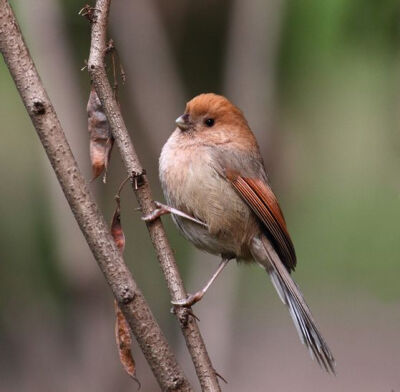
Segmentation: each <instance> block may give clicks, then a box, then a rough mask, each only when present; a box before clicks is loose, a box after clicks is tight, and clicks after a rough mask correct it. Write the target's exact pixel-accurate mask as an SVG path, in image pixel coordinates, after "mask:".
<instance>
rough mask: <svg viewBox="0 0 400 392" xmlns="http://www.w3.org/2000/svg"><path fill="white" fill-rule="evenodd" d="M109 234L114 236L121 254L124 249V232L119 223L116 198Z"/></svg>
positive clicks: (119, 217) (119, 216)
mask: <svg viewBox="0 0 400 392" xmlns="http://www.w3.org/2000/svg"><path fill="white" fill-rule="evenodd" d="M111 235H112V237H113V238H114V242H115V244H116V245H117V247H118V249H119V251H120V252H121V254H122V253H123V252H124V249H125V234H124V232H123V230H122V225H121V208H120V204H119V199H117V206H116V207H115V211H114V215H113V218H112V222H111Z"/></svg>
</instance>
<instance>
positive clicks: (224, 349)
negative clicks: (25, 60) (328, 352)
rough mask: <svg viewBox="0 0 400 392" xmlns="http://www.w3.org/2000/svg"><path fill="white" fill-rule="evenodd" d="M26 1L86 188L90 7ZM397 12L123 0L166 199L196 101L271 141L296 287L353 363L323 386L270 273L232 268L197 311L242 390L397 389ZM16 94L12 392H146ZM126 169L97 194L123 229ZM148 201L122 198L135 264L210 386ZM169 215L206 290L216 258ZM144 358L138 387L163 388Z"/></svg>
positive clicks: (8, 315) (362, 0) (2, 213)
mask: <svg viewBox="0 0 400 392" xmlns="http://www.w3.org/2000/svg"><path fill="white" fill-rule="evenodd" d="M11 3H12V5H13V7H14V9H15V11H16V12H17V16H18V18H19V21H20V24H21V27H22V30H23V33H24V35H25V38H26V40H27V42H28V44H29V46H30V49H31V53H32V56H33V58H34V60H35V62H36V64H37V67H38V69H39V72H40V74H41V76H42V79H43V81H44V84H45V86H46V88H47V90H48V92H49V94H50V97H51V98H52V99H53V102H54V104H55V107H56V110H57V112H58V114H59V117H60V119H61V122H62V124H63V126H64V129H65V132H66V133H67V137H68V139H69V141H70V144H71V146H72V148H73V151H74V153H75V156H76V158H77V160H78V162H79V164H80V167H81V169H82V170H83V172H84V173H85V176H86V178H88V179H90V176H91V174H90V168H89V162H88V135H87V120H86V112H85V107H86V101H87V97H88V92H89V78H88V75H87V73H86V72H81V71H80V68H81V67H82V66H83V64H84V60H85V59H86V58H87V57H88V48H89V25H88V22H87V21H86V20H85V19H84V18H82V17H79V16H78V11H79V9H80V8H81V7H83V5H84V3H82V2H81V1H77V0H69V1H67V0H41V1H34V0H24V1H22V0H14V1H12V2H11ZM399 11H400V5H399V3H398V1H395V0H382V1H379V2H378V1H376V0H347V1H345V0H325V1H319V0H304V1H283V0H268V1H262V0H251V1H246V0H221V1H212V0H207V1H202V2H190V1H184V0H169V1H161V0H119V1H116V0H115V1H113V4H112V10H111V16H110V17H111V21H110V36H112V37H113V38H114V40H115V42H116V45H117V47H118V50H119V54H120V57H121V60H122V62H123V65H124V67H125V71H126V74H127V83H126V86H125V87H124V88H123V90H122V92H121V95H122V96H121V101H122V102H121V103H122V109H123V113H124V116H125V119H126V122H127V124H128V126H129V129H130V133H131V136H132V138H133V141H134V143H135V145H136V147H137V150H138V152H139V155H140V158H141V160H142V162H143V164H144V166H145V167H146V169H147V172H148V174H149V178H150V180H151V182H152V185H153V188H154V191H155V193H156V195H157V198H158V199H159V200H163V199H162V195H161V191H160V186H159V183H158V174H157V158H158V155H159V153H160V149H161V147H162V145H163V144H164V142H165V141H166V139H167V137H168V135H169V134H170V132H171V131H172V130H173V128H174V119H175V118H176V117H177V116H178V115H180V114H181V113H182V111H183V110H184V104H185V102H186V101H187V100H188V99H190V98H191V97H192V96H194V95H196V94H198V93H201V92H208V91H213V92H216V93H222V94H225V95H226V96H227V97H228V98H230V99H231V100H232V101H233V102H234V103H236V104H237V105H238V106H239V107H241V108H242V109H243V110H244V112H245V114H246V116H247V118H248V120H249V122H250V125H251V126H252V128H253V130H254V132H255V133H256V135H257V137H258V139H259V141H260V145H261V149H262V153H263V155H264V158H265V162H266V165H267V167H268V170H269V172H270V177H271V181H272V184H273V187H274V190H275V191H276V193H277V194H278V196H279V198H280V200H281V205H282V207H283V210H284V211H285V215H286V219H287V221H288V225H289V229H290V232H291V234H292V237H293V240H294V243H295V245H296V249H297V254H298V259H299V265H298V269H297V272H296V273H295V279H296V280H297V282H298V283H299V284H300V286H301V287H302V289H303V292H304V294H305V296H306V298H307V299H308V302H309V304H310V307H311V308H312V310H313V313H314V315H315V317H316V319H317V320H318V322H319V324H320V326H321V330H322V331H323V333H324V335H325V337H326V339H327V341H328V342H329V344H330V346H331V348H332V350H333V352H334V354H335V356H336V359H337V363H338V366H337V372H338V375H337V377H332V376H328V375H326V374H324V373H323V372H322V371H321V370H320V369H319V368H318V366H317V364H316V363H314V362H312V361H311V360H310V358H309V356H308V354H307V352H306V350H305V349H304V347H302V346H301V344H300V343H299V341H298V337H297V334H296V332H295V329H294V328H293V326H292V322H291V320H290V319H289V316H288V314H287V310H286V309H285V308H284V306H283V305H282V304H281V303H280V301H279V299H278V298H277V296H276V294H275V292H274V291H273V289H272V287H271V284H270V282H269V279H268V277H267V276H266V274H265V273H263V271H262V270H261V269H259V268H258V267H257V266H250V267H245V266H237V265H235V263H233V264H232V265H230V266H229V267H228V268H227V270H226V271H225V273H224V274H223V275H222V278H221V279H219V280H218V281H217V283H216V284H215V286H214V287H213V288H212V289H211V290H210V291H209V293H208V294H207V296H206V297H205V299H204V300H203V301H202V302H201V303H200V304H198V305H196V307H195V312H196V314H197V315H198V316H199V317H200V319H201V322H200V327H201V330H202V332H203V334H204V337H205V340H206V343H207V345H208V349H209V352H210V355H211V358H212V359H213V361H214V365H215V367H216V369H217V371H218V372H219V373H221V374H222V375H223V376H224V377H225V378H226V379H227V380H228V381H229V384H228V385H227V386H224V390H226V391H252V392H257V391H294V390H296V391H327V392H330V391H352V392H353V391H363V392H369V391H371V392H372V391H380V392H390V391H392V390H393V391H399V390H400V374H399V368H400V339H399V331H400V307H399V304H400V285H399V284H398V280H399V273H400V263H399V255H400V230H399V225H400V223H399V222H400V208H399V202H400V194H399V192H400V182H399V167H400V135H399V120H400V117H399V111H398V107H399V99H400V96H399V87H400V77H399V76H400V56H399V35H400V34H399V33H400V29H399V21H400V12H399ZM0 102H1V105H0V118H1V128H2V135H3V136H2V139H1V143H0V180H1V185H0V189H1V193H0V197H1V198H0V217H1V219H0V260H1V262H0V390H1V391H32V392H34V391H62V392H63V391H86V392H89V391H131V390H135V389H136V386H135V384H134V383H132V382H131V380H130V379H129V378H128V376H126V375H125V374H124V372H123V370H122V369H121V366H120V365H119V362H118V355H117V352H116V349H115V343H114V330H113V328H114V327H113V323H114V320H113V304H112V297H111V294H110V290H109V289H108V287H106V284H105V282H104V280H103V279H102V276H101V274H100V271H99V270H98V268H97V266H96V263H95V261H94V259H93V257H92V256H91V254H90V252H89V249H88V247H87V245H86V243H85V241H84V239H83V236H82V235H81V233H80V231H79V229H78V228H77V225H76V223H75V222H74V220H73V217H72V214H71V213H70V211H69V209H68V206H67V203H66V201H65V200H64V198H63V195H62V194H61V191H60V188H59V186H58V184H57V182H56V180H55V176H54V174H53V173H52V170H51V168H50V165H49V163H48V161H47V158H46V157H45V155H44V152H43V150H42V148H41V146H40V144H39V141H38V138H37V137H36V135H35V132H34V129H33V127H32V125H31V123H30V121H29V118H28V116H27V114H26V112H25V110H24V108H23V105H22V103H21V101H20V98H19V96H18V95H17V92H16V89H15V87H14V85H13V83H12V81H11V78H10V75H9V73H8V71H7V69H6V67H5V65H4V62H3V61H0ZM124 177H125V173H124V171H123V169H122V165H121V160H120V158H119V156H118V151H117V150H116V149H115V150H114V152H113V156H112V161H111V170H110V172H109V175H108V182H107V184H106V185H104V184H102V183H101V180H98V181H97V182H96V183H94V184H92V185H91V188H92V190H93V192H94V193H95V194H96V197H97V200H98V202H99V203H100V204H101V206H102V208H103V210H104V212H105V214H106V216H107V219H110V217H111V213H112V209H113V207H114V204H113V195H114V194H115V192H116V190H117V187H118V185H119V183H120V182H121V181H122V180H123V178H124ZM135 207H136V204H135V201H134V200H133V196H132V193H131V192H129V191H128V190H125V191H124V192H123V195H122V208H123V216H122V218H123V224H124V229H125V233H126V235H127V249H126V252H125V259H126V261H127V262H128V263H129V266H130V268H131V270H132V271H133V274H134V276H135V277H136V279H137V281H138V283H139V285H140V287H141V289H142V290H143V292H144V294H145V295H146V297H147V298H148V301H149V302H150V304H151V307H152V309H153V311H154V313H155V315H156V317H157V319H158V321H159V323H160V324H161V326H162V328H163V330H164V331H165V333H166V335H167V336H168V338H169V340H170V342H171V344H172V345H173V348H174V350H175V352H176V353H177V354H178V356H179V361H180V363H181V364H182V366H183V367H184V369H185V371H186V373H187V374H188V376H189V377H190V378H191V380H193V383H194V385H196V388H197V383H196V381H195V375H194V371H193V368H192V365H191V362H190V360H189V357H188V355H187V353H186V350H185V347H184V342H183V339H182V337H181V335H180V331H179V329H178V327H177V324H176V321H175V319H174V317H173V316H172V315H171V314H170V313H169V308H170V306H169V297H168V293H167V290H166V287H165V283H164V280H163V278H162V275H161V272H160V269H159V267H158V264H157V261H156V258H155V255H154V252H153V250H152V248H151V245H150V241H149V239H148V235H147V232H146V230H145V227H144V225H143V224H142V222H141V221H140V216H139V213H138V212H135V211H134V208H135ZM163 220H164V222H165V224H166V226H167V229H168V234H169V238H170V240H171V242H172V244H173V247H174V249H175V251H176V256H177V259H178V262H179V266H180V269H181V271H182V274H183V275H184V279H185V283H186V287H187V289H188V291H193V290H196V289H198V288H199V287H200V286H201V285H202V284H203V283H204V281H205V280H206V279H207V277H208V276H209V275H210V273H211V272H212V271H214V269H215V266H216V263H217V262H218V259H217V258H215V257H211V256H208V255H206V254H203V253H201V252H199V251H197V250H195V249H194V248H193V246H192V245H190V244H189V243H187V242H186V241H185V240H183V238H182V237H180V236H179V234H178V233H177V230H176V229H175V227H173V225H172V223H171V220H170V218H169V217H166V218H163ZM134 353H135V358H136V359H137V362H138V377H139V378H140V380H141V382H142V385H143V387H142V390H143V391H146V392H148V391H149V392H151V391H157V390H158V387H157V385H156V383H155V381H154V379H153V378H152V375H151V373H150V370H149V368H148V366H147V364H146V363H145V361H144V359H143V357H142V355H141V353H140V351H139V350H138V348H137V347H136V346H135V347H134Z"/></svg>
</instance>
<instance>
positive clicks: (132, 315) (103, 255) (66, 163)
mask: <svg viewBox="0 0 400 392" xmlns="http://www.w3.org/2000/svg"><path fill="white" fill-rule="evenodd" d="M0 52H1V53H2V54H3V57H4V60H5V62H6V64H7V66H8V68H9V70H10V73H11V75H12V77H13V79H14V82H15V85H16V87H17V89H18V91H19V93H20V95H21V98H22V100H23V102H24V105H25V107H26V110H27V111H28V113H29V115H30V117H31V120H32V122H33V125H34V127H35V129H36V131H37V134H38V136H39V138H40V140H41V142H42V144H43V147H44V149H45V150H46V153H47V155H48V158H49V160H50V162H51V165H52V166H53V169H54V171H55V173H56V175H57V179H58V181H59V182H60V185H61V187H62V189H63V191H64V194H65V197H66V198H67V200H68V203H69V205H70V208H71V210H72V212H73V214H74V216H75V219H76V220H77V222H78V224H79V227H80V228H81V230H82V232H83V234H84V236H85V238H86V241H87V243H88V245H89V247H90V249H91V251H92V253H93V255H94V257H95V259H96V261H97V263H98V264H99V267H100V268H101V270H102V272H103V274H104V277H105V279H106V281H107V283H108V284H109V285H110V287H111V289H112V291H113V294H114V296H115V299H116V300H117V302H118V304H119V306H120V308H121V310H122V311H123V313H124V315H125V317H126V319H127V321H128V323H129V325H130V327H131V329H132V332H133V334H134V336H135V338H136V340H137V341H138V343H139V345H140V347H141V349H142V351H143V354H144V355H145V357H146V359H147V361H148V363H149V364H150V366H151V368H152V371H153V373H154V375H155V376H156V378H157V381H158V383H159V385H160V387H161V388H162V390H164V391H166V390H168V391H185V392H186V391H191V390H192V389H191V387H190V385H189V382H188V381H187V379H186V378H185V376H184V374H183V372H182V370H181V369H180V367H179V365H178V363H177V361H176V359H175V356H174V354H173V353H172V351H171V349H170V347H169V345H168V342H167V341H166V339H165V337H164V335H163V333H162V331H161V329H160V328H159V326H158V324H157V322H156V321H155V319H154V316H153V315H152V313H151V310H150V308H149V307H148V305H147V303H146V301H145V299H144V297H143V295H142V293H141V292H140V290H139V288H138V287H137V285H136V283H135V281H134V280H133V278H132V275H131V273H130V271H129V270H128V268H127V267H126V265H125V263H124V260H123V258H122V257H121V255H120V252H119V250H118V248H117V246H116V245H115V243H114V241H113V239H112V237H111V235H110V231H109V228H108V225H107V224H106V222H105V220H104V217H103V216H102V215H101V213H100V211H99V209H98V207H97V205H96V202H95V200H94V198H93V196H92V195H91V193H90V191H89V190H88V187H87V185H86V182H85V179H84V178H83V176H82V174H81V172H80V171H79V168H78V166H77V164H76V161H75V159H74V156H73V154H72V151H71V149H70V147H69V145H68V142H67V140H66V138H65V135H64V132H63V130H62V127H61V124H60V122H59V120H58V117H57V115H56V113H55V111H54V107H53V105H52V103H51V101H50V99H49V97H48V95H47V93H46V91H45V90H44V87H43V85H42V82H41V80H40V77H39V75H38V73H37V70H36V67H35V65H34V63H33V61H32V58H31V57H30V54H29V52H28V49H27V47H26V45H25V42H24V40H23V38H22V35H21V31H20V29H19V26H18V24H17V21H16V19H15V16H14V14H13V12H12V9H11V7H10V6H9V4H8V2H7V1H6V0H0Z"/></svg>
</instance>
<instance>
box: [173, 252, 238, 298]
mask: <svg viewBox="0 0 400 392" xmlns="http://www.w3.org/2000/svg"><path fill="white" fill-rule="evenodd" d="M229 260H231V259H230V258H225V257H224V258H223V259H222V260H221V262H220V263H219V266H218V268H217V270H216V271H215V272H214V274H213V276H212V277H211V279H210V280H209V281H208V282H207V284H206V285H205V286H204V287H203V288H202V289H201V290H199V291H198V292H197V293H194V294H190V295H189V296H188V297H187V298H186V299H181V300H179V301H172V302H171V303H172V305H178V306H192V305H194V304H195V303H196V302H199V301H200V300H201V299H202V298H203V297H204V294H205V293H206V292H207V290H208V289H209V287H210V286H211V285H212V284H213V282H214V280H215V279H217V277H218V275H219V274H220V273H221V272H222V270H223V269H224V268H225V267H226V266H227V264H228V263H229Z"/></svg>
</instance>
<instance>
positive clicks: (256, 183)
mask: <svg viewBox="0 0 400 392" xmlns="http://www.w3.org/2000/svg"><path fill="white" fill-rule="evenodd" d="M176 125H177V127H176V129H175V130H174V131H173V133H172V134H171V135H170V137H169V138H168V140H167V142H166V143H165V145H164V146H163V148H162V151H161V155H160V159H159V175H160V182H161V186H162V190H163V193H164V196H165V199H166V202H167V204H161V203H157V204H156V207H157V208H156V209H155V210H154V211H153V212H152V213H151V214H149V215H148V216H146V217H144V220H146V221H147V222H151V221H153V220H155V219H156V218H158V217H159V216H161V215H163V214H166V213H171V214H172V219H173V221H174V223H175V224H176V226H177V227H178V229H179V230H180V231H181V233H182V234H183V236H184V237H185V238H186V239H188V240H189V241H191V242H192V243H193V244H194V245H195V246H196V247H197V248H199V249H201V250H204V251H206V252H209V253H211V254H214V255H218V256H221V262H220V264H219V266H218V269H217V270H216V272H215V273H214V274H213V276H212V277H211V279H210V280H209V281H208V283H207V284H206V285H205V287H204V288H203V289H202V290H199V291H198V292H196V293H195V294H192V295H189V296H188V297H187V298H183V299H181V300H179V301H175V302H172V303H173V304H174V305H175V306H186V307H190V306H192V305H193V304H195V303H196V302H198V301H199V300H201V298H202V297H203V296H204V294H205V293H206V291H207V289H208V288H209V287H210V286H211V284H212V283H213V282H214V280H215V279H216V278H217V276H218V275H219V274H220V273H221V272H222V270H223V269H224V268H225V266H226V265H227V264H228V262H229V261H230V260H232V259H236V260H237V261H238V262H239V261H240V262H245V263H250V262H256V263H258V264H259V265H260V266H261V267H262V268H263V269H264V270H265V271H266V272H267V273H268V275H269V277H270V279H271V281H272V284H273V286H274V287H275V289H276V291H277V293H278V295H279V297H280V299H281V300H282V302H283V303H284V304H285V305H286V306H287V307H288V309H289V313H290V315H291V317H292V319H293V322H294V325H295V327H296V330H297V332H298V335H299V337H300V339H301V341H302V343H303V344H304V345H305V346H306V347H307V348H308V350H309V352H310V354H311V357H312V358H314V359H315V360H316V361H317V362H318V364H319V365H320V366H321V367H322V368H323V369H325V370H326V371H327V372H329V373H333V374H335V359H334V357H333V355H332V353H331V351H330V349H329V347H328V345H327V343H326V342H325V340H324V338H323V337H322V335H321V333H320V332H319V328H318V326H317V324H316V322H315V321H314V318H313V316H312V314H311V311H310V309H309V307H308V305H307V303H306V302H305V300H304V298H303V295H302V293H301V291H300V289H299V287H298V285H297V284H296V283H295V281H294V280H293V279H292V276H291V272H292V271H293V270H294V269H295V267H296V263H297V259H296V253H295V249H294V245H293V242H292V240H291V237H290V235H289V232H288V229H287V225H286V221H285V218H284V216H283V213H282V210H281V208H280V206H279V204H278V201H277V198H276V196H275V195H274V193H273V191H272V189H271V186H270V183H269V179H268V176H267V172H266V170H265V167H264V163H263V159H262V157H261V153H260V148H259V146H258V143H257V140H256V138H255V136H254V134H253V132H252V131H251V129H250V127H249V124H248V122H247V120H246V118H245V117H244V115H243V113H242V111H241V110H240V109H239V108H238V107H236V106H235V105H234V104H233V103H231V102H230V101H229V100H228V99H227V98H225V97H223V96H221V95H217V94H213V93H204V94H200V95H197V96H196V97H194V98H193V99H192V100H190V101H189V102H188V103H187V104H186V109H185V112H184V113H183V114H182V115H181V116H180V117H178V118H177V119H176Z"/></svg>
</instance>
